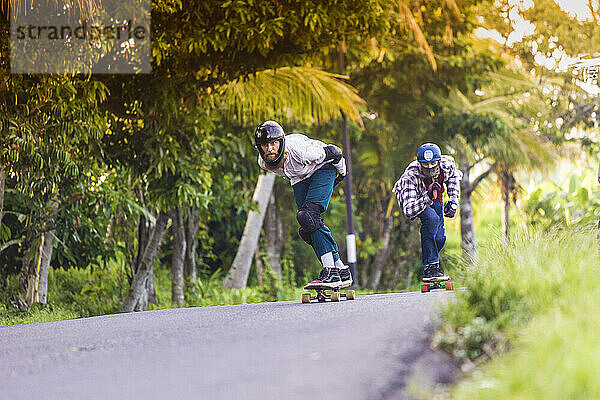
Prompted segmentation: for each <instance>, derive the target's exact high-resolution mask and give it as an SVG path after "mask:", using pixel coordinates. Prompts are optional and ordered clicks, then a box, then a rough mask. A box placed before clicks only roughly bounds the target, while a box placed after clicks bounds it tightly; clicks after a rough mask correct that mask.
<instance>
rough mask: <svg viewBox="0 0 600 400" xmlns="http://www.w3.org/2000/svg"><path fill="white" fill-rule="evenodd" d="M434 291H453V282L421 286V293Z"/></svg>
mask: <svg viewBox="0 0 600 400" xmlns="http://www.w3.org/2000/svg"><path fill="white" fill-rule="evenodd" d="M435 289H445V290H454V282H450V281H440V282H427V283H423V284H421V293H427V292H431V291H432V290H435Z"/></svg>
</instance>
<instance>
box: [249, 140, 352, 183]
mask: <svg viewBox="0 0 600 400" xmlns="http://www.w3.org/2000/svg"><path fill="white" fill-rule="evenodd" d="M325 146H327V145H326V144H325V143H323V142H321V141H320V140H316V139H311V138H309V137H307V136H305V135H302V134H300V133H292V134H290V135H285V153H286V154H285V156H284V157H285V159H284V161H283V166H282V167H281V168H277V169H273V170H269V169H268V168H267V167H266V164H265V162H264V160H263V159H262V158H261V156H260V155H259V156H258V165H259V166H260V167H261V168H262V169H265V170H267V171H273V172H274V173H276V174H277V175H279V176H281V177H282V178H284V179H287V180H288V181H290V183H291V184H292V186H293V185H295V184H296V183H298V182H300V181H302V180H304V179H306V178H309V177H310V176H312V174H313V173H314V172H315V171H316V170H318V169H319V168H321V167H322V166H323V165H325V164H327V162H324V161H323V160H324V159H325V150H324V149H323V148H324V147H325ZM342 159H343V158H342ZM328 162H330V161H328ZM344 169H345V165H344Z"/></svg>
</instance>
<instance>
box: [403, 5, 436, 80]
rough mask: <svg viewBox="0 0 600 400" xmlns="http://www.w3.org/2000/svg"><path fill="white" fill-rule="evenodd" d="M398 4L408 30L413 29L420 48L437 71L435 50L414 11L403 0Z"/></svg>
mask: <svg viewBox="0 0 600 400" xmlns="http://www.w3.org/2000/svg"><path fill="white" fill-rule="evenodd" d="M397 4H398V6H399V7H400V11H401V12H402V16H403V19H404V21H405V22H406V24H407V26H408V30H409V31H411V32H412V34H413V35H414V36H415V40H416V41H417V45H418V46H419V49H421V51H423V52H424V53H425V55H426V56H427V60H428V61H429V64H431V68H432V69H433V70H434V71H437V62H436V61H435V56H434V54H433V50H432V49H431V46H429V43H427V39H425V35H423V31H421V27H419V24H418V23H417V20H416V19H415V17H414V15H413V13H412V11H411V10H410V8H409V7H408V6H407V5H406V4H405V3H404V2H403V1H402V0H398V1H397Z"/></svg>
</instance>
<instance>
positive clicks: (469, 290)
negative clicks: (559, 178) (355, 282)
mask: <svg viewBox="0 0 600 400" xmlns="http://www.w3.org/2000/svg"><path fill="white" fill-rule="evenodd" d="M596 247H597V245H596V238H595V232H593V231H592V230H588V229H584V230H581V229H579V230H576V229H573V228H566V227H565V228H562V229H561V228H558V229H554V230H552V231H544V230H540V231H537V232H534V233H529V234H528V233H522V234H521V235H520V236H519V237H517V238H516V239H515V240H514V242H513V243H512V244H511V246H506V244H505V240H504V239H503V238H500V237H499V238H497V239H496V240H495V241H493V242H492V243H489V244H488V245H487V246H483V247H482V249H481V252H480V258H479V260H478V262H477V263H476V264H475V265H474V266H472V267H465V269H464V272H463V274H461V279H460V280H461V282H462V284H464V285H465V286H466V290H465V291H457V292H456V298H457V301H456V303H453V304H449V305H448V306H446V307H445V309H444V312H443V315H444V320H445V322H444V325H443V326H442V328H441V329H440V331H439V332H438V333H437V334H436V335H435V338H434V342H435V344H436V345H437V346H438V347H440V348H443V349H446V350H447V351H449V352H451V353H452V354H454V355H455V356H456V357H459V358H461V359H463V361H464V362H466V363H469V362H470V361H469V360H476V361H477V362H481V361H482V360H487V359H489V358H490V357H491V356H492V355H494V354H495V353H496V352H497V351H499V350H501V349H503V348H505V346H506V345H507V344H508V343H511V344H513V343H512V341H513V340H516V342H517V343H518V342H519V341H520V340H521V339H520V338H521V337H522V336H523V335H525V336H524V337H527V336H526V332H527V329H528V328H527V327H528V326H529V323H530V321H531V320H532V319H536V318H544V317H545V316H546V315H549V314H551V313H554V312H556V311H558V310H561V309H562V307H563V304H570V302H571V300H572V297H573V295H574V294H576V293H585V292H587V291H591V290H595V289H593V285H588V284H587V283H586V282H589V280H590V279H592V277H593V275H594V274H596V273H597V272H598V271H597V268H596V265H597V262H596V259H597V257H598V254H597V252H596V250H595V249H596ZM571 305H572V306H573V307H571ZM571 305H570V306H569V308H570V309H576V308H577V304H576V303H574V304H571ZM555 334H559V335H560V334H561V333H560V332H559V331H555V330H553V329H551V330H549V331H548V332H546V334H545V335H548V336H552V335H555ZM545 335H544V334H543V335H542V337H543V336H545ZM538 339H542V340H543V338H538ZM546 350H547V351H550V349H546ZM551 351H555V349H552V350H551ZM556 351H560V350H556ZM530 367H533V368H535V367H536V366H529V365H528V366H527V368H530ZM509 397H510V396H509Z"/></svg>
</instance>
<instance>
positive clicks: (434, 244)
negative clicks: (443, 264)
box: [419, 202, 446, 266]
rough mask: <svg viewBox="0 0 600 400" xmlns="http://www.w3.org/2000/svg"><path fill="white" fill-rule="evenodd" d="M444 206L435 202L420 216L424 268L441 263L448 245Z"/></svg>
mask: <svg viewBox="0 0 600 400" xmlns="http://www.w3.org/2000/svg"><path fill="white" fill-rule="evenodd" d="M443 206H444V203H441V202H435V203H433V204H432V205H431V206H427V208H425V210H423V212H421V214H419V218H420V219H421V257H422V258H423V265H424V266H427V265H429V264H434V263H437V262H439V261H440V251H441V250H442V248H443V247H444V244H446V231H445V229H444V214H443Z"/></svg>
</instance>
